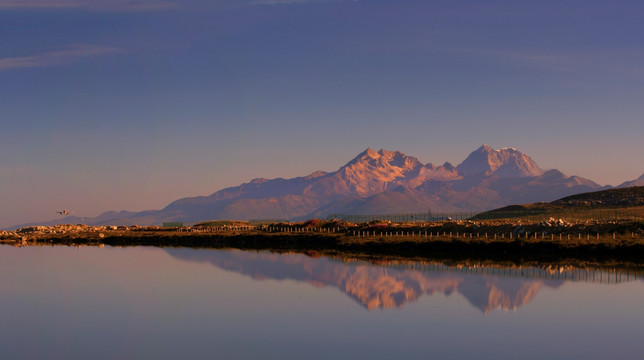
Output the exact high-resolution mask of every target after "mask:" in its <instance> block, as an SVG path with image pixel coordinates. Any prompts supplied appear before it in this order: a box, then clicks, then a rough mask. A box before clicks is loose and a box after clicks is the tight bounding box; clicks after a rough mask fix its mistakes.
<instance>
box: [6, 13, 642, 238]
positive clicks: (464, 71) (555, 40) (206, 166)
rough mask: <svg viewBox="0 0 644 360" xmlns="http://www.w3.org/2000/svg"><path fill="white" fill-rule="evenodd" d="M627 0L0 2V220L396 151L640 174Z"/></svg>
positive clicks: (147, 201) (140, 204)
mask: <svg viewBox="0 0 644 360" xmlns="http://www.w3.org/2000/svg"><path fill="white" fill-rule="evenodd" d="M643 43H644V3H642V2H640V1H592V0H584V1H548V0H544V1H535V2H532V1H515V0H503V1H485V2H480V1H458V0H455V1H432V0H397V1H384V0H357V1H356V0H353V1H343V0H328V1H327V0H299V1H297V0H209V1H206V0H131V1H128V0H58V1H55V0H0V228H2V227H8V226H11V225H16V224H20V223H25V222H31V221H44V220H50V219H53V218H55V217H56V216H58V215H57V214H56V213H55V211H59V210H63V209H66V210H68V211H71V212H72V214H74V215H77V216H97V215H99V214H100V213H102V212H104V211H107V210H129V211H140V210H147V209H160V208H163V207H164V206H166V205H167V204H168V203H170V202H172V201H173V200H176V199H179V198H182V197H186V196H196V195H209V194H211V193H213V192H215V191H217V190H220V189H222V188H224V187H229V186H236V185H239V184H241V183H243V182H248V181H250V180H251V179H254V178H259V177H263V178H276V177H284V178H290V177H295V176H305V175H308V174H309V173H311V172H313V171H316V170H324V171H335V170H337V169H338V168H339V167H340V166H342V165H344V164H345V163H346V162H348V161H349V160H351V159H352V158H353V157H354V156H356V155H357V154H358V153H360V152H361V151H363V150H364V149H366V148H367V147H371V148H374V149H381V148H384V149H388V150H400V151H402V152H404V153H406V154H407V155H411V156H415V157H417V158H418V159H419V160H420V161H422V162H423V163H428V162H431V163H434V164H437V165H438V164H442V163H444V162H446V161H449V162H451V163H452V164H454V165H456V164H458V163H460V162H461V161H463V160H464V159H465V158H466V157H467V155H468V154H469V153H470V152H472V151H473V150H475V149H476V148H478V147H479V146H481V145H482V144H484V143H485V144H489V145H490V146H492V147H494V148H497V149H498V148H502V147H514V148H517V149H518V150H520V151H522V152H524V153H526V154H528V155H530V156H531V157H532V158H533V159H534V160H535V161H536V162H537V163H538V164H539V165H540V166H541V167H542V168H544V169H559V170H561V171H562V172H564V173H565V174H567V175H578V176H582V177H585V178H588V179H591V180H593V181H595V182H597V183H599V184H601V185H607V184H609V185H619V184H620V183H622V182H624V181H628V180H633V179H635V178H637V177H639V176H640V175H642V173H643V172H644V141H642V140H643V139H644V121H642V114H644V101H643V99H644V46H642V44H643Z"/></svg>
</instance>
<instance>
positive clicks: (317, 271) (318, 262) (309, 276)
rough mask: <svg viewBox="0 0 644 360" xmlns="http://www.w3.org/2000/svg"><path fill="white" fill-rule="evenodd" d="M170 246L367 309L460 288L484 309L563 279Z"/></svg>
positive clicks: (187, 256) (522, 300) (525, 297)
mask: <svg viewBox="0 0 644 360" xmlns="http://www.w3.org/2000/svg"><path fill="white" fill-rule="evenodd" d="M166 251H167V252H168V253H169V254H170V255H171V256H173V257H175V258H177V259H181V260H185V261H191V262H205V263H209V264H211V265H213V266H216V267H218V268H221V269H224V270H228V271H233V272H237V273H240V274H244V275H247V276H250V277H251V278H253V279H256V280H264V279H273V280H295V281H301V282H306V283H309V284H312V285H314V286H317V287H321V286H333V287H336V288H338V289H339V290H340V291H342V292H344V293H345V294H347V295H349V296H350V297H351V298H353V299H354V300H355V301H357V302H358V303H359V304H361V305H362V306H364V307H366V308H367V309H376V308H392V307H400V306H402V305H404V304H406V303H408V302H413V301H416V300H417V299H418V298H419V297H421V296H422V295H430V296H431V295H433V294H444V295H446V296H449V295H450V294H452V293H453V292H458V293H460V294H461V295H463V296H464V297H465V298H466V299H467V300H468V302H470V304H472V305H473V306H474V307H476V308H478V309H480V310H481V311H482V312H484V313H487V312H489V311H492V310H495V309H503V310H506V311H510V310H515V309H517V308H518V307H520V306H522V305H525V304H527V303H529V302H530V301H532V299H533V298H534V297H535V296H536V295H537V294H538V292H539V291H540V290H541V289H542V288H543V287H544V286H546V287H550V288H558V287H559V286H561V285H562V284H563V282H564V280H561V279H545V278H543V279H529V278H526V277H525V276H524V277H521V276H514V277H513V276H507V274H506V275H505V276H501V274H499V275H491V274H485V273H480V272H476V271H469V270H468V269H470V268H460V269H461V270H463V271H431V270H427V266H428V264H420V263H409V264H402V263H390V264H387V265H374V264H370V263H367V262H364V261H343V260H341V259H337V258H326V257H319V258H314V257H310V256H307V255H303V254H284V255H280V254H275V253H265V252H245V251H239V250H233V251H216V250H191V249H173V248H168V249H166ZM414 264H416V266H417V267H420V268H422V266H425V270H419V269H414V266H415V265H414ZM434 265H436V266H438V264H434ZM447 268H449V267H447ZM455 269H459V268H455ZM471 269H472V270H475V269H476V268H471ZM478 269H482V267H479V268H478Z"/></svg>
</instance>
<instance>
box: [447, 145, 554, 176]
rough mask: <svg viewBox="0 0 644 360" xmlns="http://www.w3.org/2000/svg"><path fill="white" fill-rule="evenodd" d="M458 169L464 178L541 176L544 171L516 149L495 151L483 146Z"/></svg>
mask: <svg viewBox="0 0 644 360" xmlns="http://www.w3.org/2000/svg"><path fill="white" fill-rule="evenodd" d="M456 169H457V170H458V172H459V174H461V175H463V176H469V175H478V174H483V175H485V176H490V175H497V176H500V177H524V176H539V175H542V174H543V170H541V168H539V166H538V165H537V163H536V162H534V160H532V158H531V157H530V156H528V155H526V154H523V153H522V152H520V151H518V150H517V149H514V148H503V149H501V150H494V149H493V148H491V147H490V146H488V145H486V144H483V145H482V146H481V147H480V148H478V149H476V150H475V151H474V152H472V153H471V154H470V155H469V156H468V157H467V159H465V160H464V161H463V162H462V163H460V164H459V165H458V166H457V167H456Z"/></svg>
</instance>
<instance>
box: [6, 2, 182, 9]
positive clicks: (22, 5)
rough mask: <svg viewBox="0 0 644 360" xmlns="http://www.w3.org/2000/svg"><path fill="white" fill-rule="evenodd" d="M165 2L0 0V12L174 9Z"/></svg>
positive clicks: (173, 4) (171, 4)
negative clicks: (72, 9) (18, 10)
mask: <svg viewBox="0 0 644 360" xmlns="http://www.w3.org/2000/svg"><path fill="white" fill-rule="evenodd" d="M176 5H177V4H176V3H175V2H173V1H167V0H0V10H7V9H48V8H49V9H51V8H54V9H56V8H59V9H64V8H82V9H90V10H109V11H142V10H157V9H166V8H169V7H174V6H176Z"/></svg>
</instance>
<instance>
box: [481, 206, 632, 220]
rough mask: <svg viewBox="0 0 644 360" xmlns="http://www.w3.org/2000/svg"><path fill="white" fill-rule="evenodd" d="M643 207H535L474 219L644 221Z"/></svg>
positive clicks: (484, 214) (494, 213)
mask: <svg viewBox="0 0 644 360" xmlns="http://www.w3.org/2000/svg"><path fill="white" fill-rule="evenodd" d="M643 210H644V209H642V208H612V209H602V208H575V209H547V210H546V209H535V210H517V211H495V212H486V213H480V214H477V215H476V216H473V217H472V218H471V219H472V220H503V219H508V220H510V219H521V220H526V221H547V220H548V219H550V218H554V219H562V220H565V221H569V222H583V221H599V222H608V221H643V220H644V211H643Z"/></svg>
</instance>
